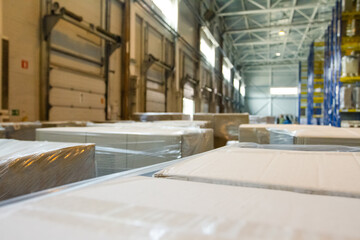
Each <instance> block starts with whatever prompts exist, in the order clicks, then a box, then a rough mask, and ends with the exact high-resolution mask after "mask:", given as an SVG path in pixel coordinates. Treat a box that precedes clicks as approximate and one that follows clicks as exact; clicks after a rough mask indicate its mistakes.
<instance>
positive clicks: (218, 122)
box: [194, 113, 249, 148]
mask: <svg viewBox="0 0 360 240" xmlns="http://www.w3.org/2000/svg"><path fill="white" fill-rule="evenodd" d="M194 120H200V121H208V122H210V124H211V125H212V128H213V129H214V146H215V147H216V148H217V147H222V146H225V145H226V143H227V142H228V141H231V140H237V139H238V128H239V125H241V124H247V123H249V114H248V113H217V114H216V113H215V114H213V113H195V114H194Z"/></svg>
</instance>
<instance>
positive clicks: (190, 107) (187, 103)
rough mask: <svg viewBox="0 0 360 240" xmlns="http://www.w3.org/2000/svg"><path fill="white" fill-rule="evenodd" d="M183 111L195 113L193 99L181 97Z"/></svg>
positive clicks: (190, 113)
mask: <svg viewBox="0 0 360 240" xmlns="http://www.w3.org/2000/svg"><path fill="white" fill-rule="evenodd" d="M183 113H184V114H189V115H194V113H195V103H194V100H191V99H188V98H183Z"/></svg>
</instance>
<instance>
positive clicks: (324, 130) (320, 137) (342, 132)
mask: <svg viewBox="0 0 360 240" xmlns="http://www.w3.org/2000/svg"><path fill="white" fill-rule="evenodd" d="M270 143H271V144H306V145H344V146H360V130H359V129H357V128H335V127H321V126H318V127H316V128H304V129H298V130H296V131H290V130H289V129H283V130H276V131H274V130H270Z"/></svg>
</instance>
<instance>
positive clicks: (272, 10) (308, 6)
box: [217, 3, 327, 17]
mask: <svg viewBox="0 0 360 240" xmlns="http://www.w3.org/2000/svg"><path fill="white" fill-rule="evenodd" d="M322 5H323V6H327V4H325V5H324V4H322ZM317 6H318V3H316V4H304V5H298V6H296V7H295V8H294V9H295V10H298V9H300V10H301V9H313V8H315V7H317ZM292 9H293V7H284V8H270V9H257V10H246V11H236V12H223V13H219V14H217V15H218V16H221V17H228V16H241V15H253V14H266V13H274V12H287V11H291V10H292Z"/></svg>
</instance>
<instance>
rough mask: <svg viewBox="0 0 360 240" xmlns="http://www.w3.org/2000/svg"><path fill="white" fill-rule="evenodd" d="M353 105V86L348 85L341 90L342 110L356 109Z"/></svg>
mask: <svg viewBox="0 0 360 240" xmlns="http://www.w3.org/2000/svg"><path fill="white" fill-rule="evenodd" d="M354 106H355V105H354V104H353V86H352V85H346V86H342V87H341V88H340V109H350V108H354Z"/></svg>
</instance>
